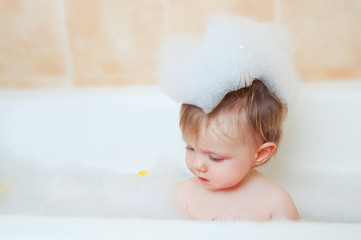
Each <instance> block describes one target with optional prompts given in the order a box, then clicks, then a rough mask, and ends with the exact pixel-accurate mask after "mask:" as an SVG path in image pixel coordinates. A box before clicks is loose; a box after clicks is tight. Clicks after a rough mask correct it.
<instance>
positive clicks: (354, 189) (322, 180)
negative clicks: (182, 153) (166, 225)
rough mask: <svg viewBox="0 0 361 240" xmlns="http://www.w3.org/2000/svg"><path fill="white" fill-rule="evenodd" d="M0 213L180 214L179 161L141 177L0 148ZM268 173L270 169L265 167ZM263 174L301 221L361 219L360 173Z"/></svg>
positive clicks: (165, 162)
mask: <svg viewBox="0 0 361 240" xmlns="http://www.w3.org/2000/svg"><path fill="white" fill-rule="evenodd" d="M0 156H1V158H0V186H1V187H0V214H23V215H24V214H27V215H47V216H84V217H111V218H163V219H180V218H181V219H184V218H185V216H184V215H183V214H182V211H180V210H179V209H178V206H177V204H176V201H175V196H174V193H175V187H176V185H177V184H178V183H180V182H181V181H183V180H184V178H185V177H186V176H185V175H184V169H183V167H182V166H180V164H179V162H178V161H177V160H175V159H172V158H169V157H162V158H160V160H159V161H158V163H157V164H156V165H155V166H154V168H153V169H149V170H148V171H147V174H146V175H145V176H144V177H142V176H140V175H138V174H137V173H136V172H134V173H122V172H117V171H111V170H107V169H97V168H89V167H85V166H64V167H57V168H49V167H46V166H45V165H43V164H41V163H38V162H36V161H33V160H30V159H22V160H21V159H19V158H16V157H14V156H10V155H6V154H4V152H1V149H0ZM271 174H272V173H271ZM268 176H269V177H270V178H271V179H273V180H274V181H276V182H278V183H279V184H280V185H282V186H283V187H284V188H285V189H286V190H287V191H288V192H289V194H290V195H291V197H292V198H293V200H294V202H295V204H296V207H297V209H298V211H299V213H300V217H301V221H321V222H361V202H360V199H361V191H360V189H361V176H356V175H347V176H346V175H337V176H336V175H326V174H321V173H318V172H299V173H294V172H292V173H277V174H274V175H269V174H268Z"/></svg>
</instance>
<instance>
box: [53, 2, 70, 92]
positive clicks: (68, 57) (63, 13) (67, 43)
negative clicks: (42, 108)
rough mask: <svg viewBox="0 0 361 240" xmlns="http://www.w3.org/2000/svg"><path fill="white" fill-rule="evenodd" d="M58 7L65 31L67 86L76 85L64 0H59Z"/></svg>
mask: <svg viewBox="0 0 361 240" xmlns="http://www.w3.org/2000/svg"><path fill="white" fill-rule="evenodd" d="M57 3H58V7H59V10H60V14H59V15H60V19H61V22H62V24H61V25H62V27H61V29H62V33H63V42H64V53H65V69H66V70H65V71H66V79H67V81H66V83H65V87H70V88H72V87H74V69H73V65H72V64H73V63H72V58H71V51H70V43H69V34H68V28H67V24H66V17H65V8H64V0H57Z"/></svg>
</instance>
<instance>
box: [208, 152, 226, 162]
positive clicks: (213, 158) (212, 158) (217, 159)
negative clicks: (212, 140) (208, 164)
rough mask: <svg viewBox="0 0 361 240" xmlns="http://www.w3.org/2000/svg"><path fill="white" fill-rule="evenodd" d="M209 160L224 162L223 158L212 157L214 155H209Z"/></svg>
mask: <svg viewBox="0 0 361 240" xmlns="http://www.w3.org/2000/svg"><path fill="white" fill-rule="evenodd" d="M209 159H211V160H212V161H216V162H221V161H223V160H224V158H222V157H220V156H217V155H214V154H209Z"/></svg>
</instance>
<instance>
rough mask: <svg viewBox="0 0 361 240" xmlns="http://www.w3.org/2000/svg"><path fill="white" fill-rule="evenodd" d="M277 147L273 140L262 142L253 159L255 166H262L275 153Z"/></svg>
mask: <svg viewBox="0 0 361 240" xmlns="http://www.w3.org/2000/svg"><path fill="white" fill-rule="evenodd" d="M276 149H277V146H276V144H275V143H273V142H266V143H264V144H262V145H261V146H260V147H259V148H258V150H257V153H256V156H255V159H254V161H253V164H252V165H253V166H255V167H256V166H260V165H262V164H263V163H265V162H266V161H267V160H268V159H269V158H270V157H271V156H272V154H273V152H274V151H275V150H276Z"/></svg>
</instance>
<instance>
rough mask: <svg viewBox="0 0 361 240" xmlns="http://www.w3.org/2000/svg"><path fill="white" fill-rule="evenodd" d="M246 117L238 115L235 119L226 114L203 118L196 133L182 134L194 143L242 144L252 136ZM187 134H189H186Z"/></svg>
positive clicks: (186, 139) (187, 140)
mask: <svg viewBox="0 0 361 240" xmlns="http://www.w3.org/2000/svg"><path fill="white" fill-rule="evenodd" d="M247 126H248V123H247V118H246V117H245V116H239V117H238V118H237V119H236V118H234V117H233V118H232V117H230V116H228V115H222V116H219V117H218V118H214V119H208V120H203V121H202V122H201V123H200V124H199V127H198V133H194V134H191V135H192V136H183V138H184V140H185V141H186V142H192V143H194V144H197V145H198V144H202V145H203V144H207V145H213V144H214V145H217V144H218V145H219V144H221V145H224V146H230V147H236V146H239V145H240V144H242V145H244V144H245V143H246V142H248V140H249V138H250V137H252V138H253V136H252V135H251V132H250V131H249V128H248V127H247ZM188 135H189V134H188Z"/></svg>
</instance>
